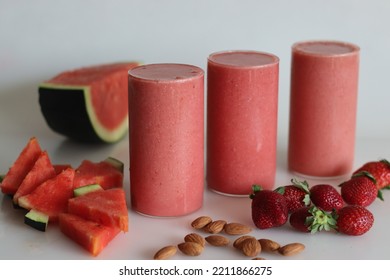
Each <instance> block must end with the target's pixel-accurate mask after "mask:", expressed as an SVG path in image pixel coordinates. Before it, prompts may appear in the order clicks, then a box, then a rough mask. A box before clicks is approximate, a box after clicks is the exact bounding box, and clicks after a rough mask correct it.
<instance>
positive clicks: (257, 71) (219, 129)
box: [207, 51, 279, 195]
mask: <svg viewBox="0 0 390 280" xmlns="http://www.w3.org/2000/svg"><path fill="white" fill-rule="evenodd" d="M207 69H208V70H207V71H208V76H207V96H208V98H207V185H208V187H210V188H211V189H213V190H215V191H217V192H220V193H224V194H231V195H248V194H249V193H251V191H252V185H253V184H260V185H262V186H263V187H264V188H268V189H271V188H273V187H274V180H275V171H276V141H277V139H276V136H277V108H278V76H279V59H278V57H276V56H274V55H272V54H268V53H262V52H256V51H230V52H219V53H214V54H211V55H210V56H209V59H208V68H207Z"/></svg>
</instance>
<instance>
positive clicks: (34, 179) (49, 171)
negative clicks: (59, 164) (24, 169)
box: [13, 151, 56, 204]
mask: <svg viewBox="0 0 390 280" xmlns="http://www.w3.org/2000/svg"><path fill="white" fill-rule="evenodd" d="M54 176H56V172H55V170H54V167H53V165H52V164H51V161H50V158H49V155H48V154H47V152H46V151H43V152H41V154H40V156H39V158H38V159H37V161H36V162H35V164H34V166H33V167H32V168H31V170H30V172H28V173H27V175H26V177H25V178H24V180H23V182H22V183H21V184H20V186H19V188H18V190H17V191H16V193H15V194H14V197H13V201H14V203H15V204H18V200H19V197H21V196H23V195H26V194H29V193H31V192H32V191H33V190H34V189H35V188H36V187H38V186H39V185H40V184H42V183H43V182H45V181H46V180H48V179H50V178H53V177H54Z"/></svg>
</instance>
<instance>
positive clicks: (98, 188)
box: [73, 184, 104, 197]
mask: <svg viewBox="0 0 390 280" xmlns="http://www.w3.org/2000/svg"><path fill="white" fill-rule="evenodd" d="M103 190H104V189H103V188H102V187H101V186H100V185H99V184H92V185H86V186H82V187H77V188H75V189H74V190H73V195H74V196H75V197H77V196H81V195H85V194H87V193H90V192H95V191H103Z"/></svg>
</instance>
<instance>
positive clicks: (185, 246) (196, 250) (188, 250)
mask: <svg viewBox="0 0 390 280" xmlns="http://www.w3.org/2000/svg"><path fill="white" fill-rule="evenodd" d="M177 247H179V250H180V251H181V252H182V253H183V254H185V255H187V256H199V255H200V254H202V252H203V249H204V247H203V246H202V245H200V244H199V243H196V242H183V243H180V244H179V245H177Z"/></svg>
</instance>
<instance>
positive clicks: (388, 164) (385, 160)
mask: <svg viewBox="0 0 390 280" xmlns="http://www.w3.org/2000/svg"><path fill="white" fill-rule="evenodd" d="M380 162H383V163H384V164H387V166H389V167H390V162H389V161H388V160H387V159H381V160H380Z"/></svg>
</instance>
